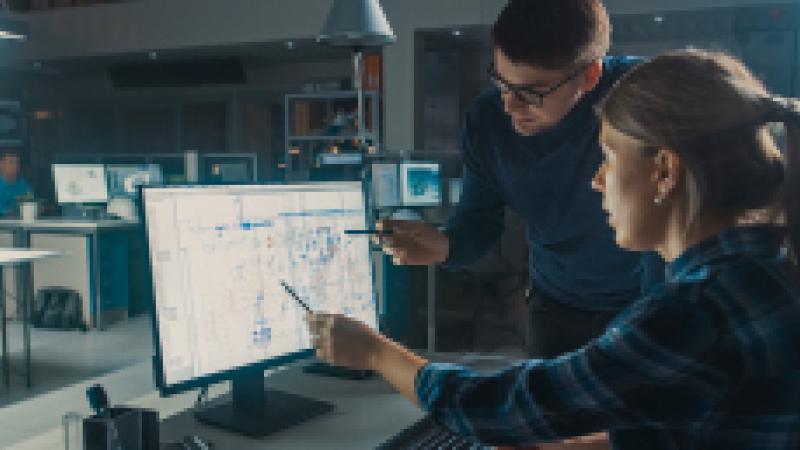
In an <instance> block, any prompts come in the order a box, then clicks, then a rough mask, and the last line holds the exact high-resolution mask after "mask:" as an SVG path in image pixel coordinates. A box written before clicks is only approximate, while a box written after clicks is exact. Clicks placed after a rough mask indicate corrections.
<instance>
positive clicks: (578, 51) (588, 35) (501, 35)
mask: <svg viewBox="0 0 800 450" xmlns="http://www.w3.org/2000/svg"><path fill="white" fill-rule="evenodd" d="M492 41H493V42H494V46H495V47H496V48H499V49H500V50H501V51H502V52H503V54H504V55H505V56H506V57H508V58H509V59H510V60H511V61H513V62H514V63H518V64H528V65H532V66H536V67H541V68H544V69H564V68H568V67H572V66H574V65H576V64H581V63H589V62H592V61H596V60H598V59H600V58H603V57H604V56H605V55H606V53H608V50H609V47H610V45H611V21H610V19H609V17H608V12H607V11H606V8H605V7H604V6H603V3H602V2H601V0H509V2H508V4H506V6H505V8H503V11H502V12H501V13H500V16H499V17H498V18H497V21H496V22H495V24H494V27H492Z"/></svg>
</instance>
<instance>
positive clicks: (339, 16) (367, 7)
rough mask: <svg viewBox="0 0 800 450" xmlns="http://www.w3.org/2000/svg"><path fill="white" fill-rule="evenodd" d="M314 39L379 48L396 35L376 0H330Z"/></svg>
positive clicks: (392, 41)
mask: <svg viewBox="0 0 800 450" xmlns="http://www.w3.org/2000/svg"><path fill="white" fill-rule="evenodd" d="M317 40H318V41H319V42H325V43H328V44H331V45H337V46H344V47H381V46H384V45H387V44H393V43H394V42H395V41H397V38H396V37H395V35H394V31H392V27H391V25H389V21H388V20H387V19H386V14H385V13H384V12H383V8H381V4H380V2H379V1H378V0H333V6H332V7H331V10H330V12H329V13H328V18H327V20H326V21H325V26H324V27H323V28H322V32H321V33H320V34H319V36H317Z"/></svg>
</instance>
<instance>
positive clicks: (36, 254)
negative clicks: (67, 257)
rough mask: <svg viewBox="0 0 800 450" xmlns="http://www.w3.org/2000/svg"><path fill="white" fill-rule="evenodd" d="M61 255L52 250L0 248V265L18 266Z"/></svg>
mask: <svg viewBox="0 0 800 450" xmlns="http://www.w3.org/2000/svg"><path fill="white" fill-rule="evenodd" d="M62 255H63V253H61V252H58V251H52V250H36V249H21V248H0V265H10V264H20V263H26V262H31V261H36V260H39V259H45V258H54V257H56V256H62Z"/></svg>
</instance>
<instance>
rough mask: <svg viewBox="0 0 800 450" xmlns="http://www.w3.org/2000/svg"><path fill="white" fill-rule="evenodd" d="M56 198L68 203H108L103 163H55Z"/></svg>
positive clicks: (60, 201) (60, 202)
mask: <svg viewBox="0 0 800 450" xmlns="http://www.w3.org/2000/svg"><path fill="white" fill-rule="evenodd" d="M53 180H54V182H55V187H56V200H57V201H58V203H59V204H66V203H107V202H108V185H107V183H106V171H105V166H104V165H103V164H53Z"/></svg>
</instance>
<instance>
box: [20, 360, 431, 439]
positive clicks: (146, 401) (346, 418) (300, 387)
mask: <svg viewBox="0 0 800 450" xmlns="http://www.w3.org/2000/svg"><path fill="white" fill-rule="evenodd" d="M307 363H308V362H307V361H306V362H302V363H300V364H296V365H292V366H290V367H289V368H287V369H285V370H282V371H279V372H276V373H273V374H271V375H270V376H268V377H267V379H266V383H265V386H266V387H267V388H270V389H279V390H283V391H286V392H291V393H294V394H300V395H304V396H306V397H310V398H314V399H317V400H324V401H328V402H331V403H333V404H334V408H335V409H334V410H333V411H332V412H330V413H328V414H325V415H322V416H319V417H317V418H314V419H312V420H309V421H307V422H304V423H301V424H299V425H296V426H294V427H292V428H289V429H286V430H284V431H282V432H279V433H277V434H273V435H271V436H267V437H265V438H263V439H253V438H248V437H246V436H243V435H238V434H235V433H232V432H228V431H225V430H222V429H219V428H214V427H210V426H207V425H203V424H200V423H198V422H197V421H196V420H195V419H194V414H193V411H192V410H191V409H190V408H191V406H192V403H193V401H194V398H195V396H196V394H195V393H194V392H190V393H185V394H179V395H177V396H174V397H169V398H161V397H159V395H158V393H157V392H155V391H153V392H151V393H150V394H148V395H145V396H142V397H139V398H136V399H134V400H132V401H129V402H125V404H126V405H132V406H139V407H144V408H151V409H155V410H158V411H159V413H160V415H161V419H162V422H161V429H160V432H161V442H174V441H177V440H179V439H182V438H183V437H184V436H186V435H188V434H195V435H198V436H200V437H201V438H203V439H206V440H209V441H211V442H213V443H214V444H215V445H216V448H217V449H219V450H234V449H235V450H250V449H268V448H280V449H288V450H292V449H296V450H315V449H330V450H334V449H335V450H341V449H348V450H350V449H353V450H357V449H373V448H375V447H376V446H377V445H378V444H381V443H383V442H385V441H387V440H388V439H389V438H391V437H392V436H394V435H395V434H397V433H398V432H399V431H401V430H402V429H404V428H406V427H407V426H409V425H411V424H412V423H414V422H416V421H417V420H419V419H420V418H422V417H423V414H422V412H421V411H420V410H419V409H418V408H417V407H416V406H414V405H413V404H412V403H411V402H409V401H408V400H407V399H406V398H405V397H402V396H401V395H399V394H397V393H395V392H394V390H393V389H392V388H391V387H390V386H389V385H388V384H386V383H385V382H384V381H383V380H382V379H380V378H373V379H369V380H342V379H336V378H328V377H320V376H316V375H309V374H305V373H303V372H302V371H301V367H302V365H304V364H307ZM227 386H228V383H221V384H219V385H216V386H213V387H212V388H211V389H210V390H209V395H210V397H212V398H217V399H220V398H222V397H223V396H224V395H226V393H227ZM112 400H113V399H112ZM212 401H213V400H212ZM70 407H72V408H75V405H71V404H65V405H64V406H63V408H64V411H63V412H66V410H67V408H70ZM63 412H62V414H63ZM63 439H64V438H63V435H62V430H61V427H60V426H57V424H55V423H54V427H53V428H52V429H51V430H50V431H48V432H46V433H43V434H40V435H37V436H31V438H30V439H29V440H26V441H25V442H21V443H18V444H16V445H12V446H11V447H10V448H9V450H43V449H48V450H49V449H58V448H63V445H64V443H63Z"/></svg>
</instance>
